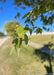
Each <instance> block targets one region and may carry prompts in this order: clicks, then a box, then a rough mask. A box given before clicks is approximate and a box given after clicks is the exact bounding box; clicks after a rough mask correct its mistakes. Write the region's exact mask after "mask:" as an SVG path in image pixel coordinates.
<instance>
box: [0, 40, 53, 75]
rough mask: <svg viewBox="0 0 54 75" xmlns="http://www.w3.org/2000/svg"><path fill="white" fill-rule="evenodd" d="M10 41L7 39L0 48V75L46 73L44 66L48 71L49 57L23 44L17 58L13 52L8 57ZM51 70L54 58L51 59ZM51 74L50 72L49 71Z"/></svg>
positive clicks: (10, 46)
mask: <svg viewBox="0 0 54 75" xmlns="http://www.w3.org/2000/svg"><path fill="white" fill-rule="evenodd" d="M11 41H12V39H8V40H7V41H6V42H5V44H3V46H2V47H0V75H26V73H27V75H30V73H31V72H36V73H47V69H46V68H45V67H44V66H45V65H46V66H48V67H49V71H50V70H51V69H50V64H49V60H50V56H49V55H48V54H46V53H43V52H41V51H39V50H36V49H34V48H32V47H30V46H26V45H25V44H24V43H23V45H22V47H21V52H20V55H19V57H18V56H17V55H16V52H15V51H14V52H13V54H12V55H11V56H10V55H9V53H10V50H11V48H12V46H13V45H12V44H11ZM51 65H52V70H53V72H54V58H53V57H51ZM50 72H51V71H50Z"/></svg>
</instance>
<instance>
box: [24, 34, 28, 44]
mask: <svg viewBox="0 0 54 75" xmlns="http://www.w3.org/2000/svg"><path fill="white" fill-rule="evenodd" d="M24 40H25V44H26V45H27V44H28V36H27V35H26V34H25V35H24Z"/></svg>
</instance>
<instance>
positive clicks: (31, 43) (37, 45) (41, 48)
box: [28, 41, 54, 56]
mask: <svg viewBox="0 0 54 75" xmlns="http://www.w3.org/2000/svg"><path fill="white" fill-rule="evenodd" d="M28 45H30V46H32V47H34V48H36V49H38V50H41V51H42V52H45V53H47V54H50V55H52V56H54V50H53V51H51V50H50V48H48V47H47V46H43V45H40V44H37V43H33V42H30V41H29V42H28Z"/></svg>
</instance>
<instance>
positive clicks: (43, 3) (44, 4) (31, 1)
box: [14, 0, 54, 33]
mask: <svg viewBox="0 0 54 75" xmlns="http://www.w3.org/2000/svg"><path fill="white" fill-rule="evenodd" d="M14 3H15V5H17V7H21V8H22V6H23V5H24V8H25V9H26V6H28V7H31V8H32V10H31V11H29V12H28V13H26V14H25V15H24V16H23V17H22V19H24V18H27V19H26V20H25V23H28V22H30V23H31V25H32V27H33V28H34V26H35V25H34V21H36V20H37V19H38V17H41V19H40V21H43V24H44V25H52V24H53V20H54V0H15V2H14ZM46 13H48V14H47V15H46ZM19 14H20V13H19ZM44 14H45V15H44ZM49 15H50V16H49ZM33 28H32V31H33ZM39 29H40V30H39ZM43 29H44V30H47V31H48V30H49V29H47V28H45V27H43ZM41 30H42V29H41V28H38V27H37V28H36V30H35V31H36V32H39V31H40V33H41Z"/></svg>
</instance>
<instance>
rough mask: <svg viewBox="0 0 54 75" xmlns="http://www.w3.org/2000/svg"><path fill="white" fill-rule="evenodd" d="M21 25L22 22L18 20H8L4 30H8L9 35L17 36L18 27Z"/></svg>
mask: <svg viewBox="0 0 54 75" xmlns="http://www.w3.org/2000/svg"><path fill="white" fill-rule="evenodd" d="M20 25H21V24H20V23H19V22H17V21H9V22H6V24H5V25H4V31H6V32H7V35H10V36H15V35H16V28H17V27H18V26H20Z"/></svg>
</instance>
